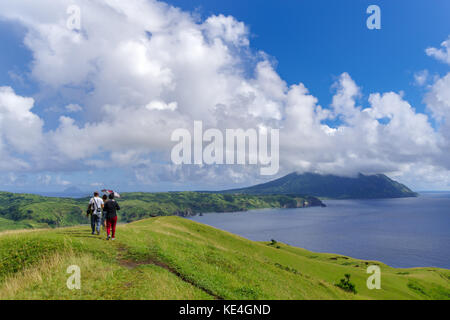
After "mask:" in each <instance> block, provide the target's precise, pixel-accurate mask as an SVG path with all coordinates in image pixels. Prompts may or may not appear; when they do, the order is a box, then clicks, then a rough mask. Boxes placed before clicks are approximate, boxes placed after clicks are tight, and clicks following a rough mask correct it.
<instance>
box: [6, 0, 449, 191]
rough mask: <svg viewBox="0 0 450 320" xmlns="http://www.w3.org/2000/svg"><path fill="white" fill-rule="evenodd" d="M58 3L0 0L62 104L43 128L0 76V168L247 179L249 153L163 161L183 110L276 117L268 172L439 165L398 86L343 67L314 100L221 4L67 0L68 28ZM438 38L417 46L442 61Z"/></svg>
mask: <svg viewBox="0 0 450 320" xmlns="http://www.w3.org/2000/svg"><path fill="white" fill-rule="evenodd" d="M72 4H73V3H72V1H69V0H61V1H58V2H55V1H51V0H42V1H39V3H38V2H36V1H25V0H16V1H14V2H3V3H1V4H0V16H1V17H3V18H6V19H10V20H14V21H17V22H18V23H20V24H22V25H23V26H25V27H26V28H27V33H26V36H25V39H24V43H25V45H26V46H27V47H28V48H29V49H30V51H31V52H32V54H33V61H32V64H31V76H32V77H33V78H34V79H35V80H36V81H38V82H39V84H40V85H41V86H42V87H43V88H45V89H46V90H50V91H51V90H53V91H56V92H59V93H60V94H61V95H62V98H66V99H67V102H66V104H65V105H66V106H65V108H63V110H64V109H65V111H67V112H68V113H70V115H69V116H68V115H67V114H66V115H64V116H61V117H60V118H59V124H58V125H57V126H56V127H54V128H51V129H50V130H44V129H43V120H42V119H41V118H40V117H38V116H37V115H36V114H34V113H33V112H32V107H33V99H31V98H27V97H21V96H19V95H17V94H15V93H14V91H13V89H12V88H10V87H3V88H0V123H1V124H2V125H1V126H0V152H1V153H2V158H1V160H0V170H22V171H26V170H86V171H87V170H95V169H96V168H105V167H107V168H116V167H117V168H128V169H130V171H131V172H132V173H133V175H135V181H136V183H139V184H146V183H154V182H156V181H161V180H163V181H173V182H175V181H177V182H179V183H181V182H183V181H192V179H197V180H200V181H217V180H219V179H221V180H223V178H224V177H226V179H228V180H229V181H233V182H235V183H244V182H246V183H249V182H250V181H255V180H257V179H258V176H257V172H258V170H257V169H255V168H254V167H249V166H244V167H240V166H204V167H198V166H191V167H190V166H174V165H173V164H171V163H170V156H169V155H170V149H171V147H172V146H173V142H171V140H170V136H171V133H172V132H173V130H175V129H177V128H187V129H192V126H193V122H194V120H202V121H203V124H204V127H205V128H208V127H209V128H218V129H220V130H225V129H226V128H243V129H247V128H265V127H273V128H280V161H281V165H282V172H288V171H291V170H297V171H315V172H321V173H337V174H347V175H351V174H356V173H357V172H366V173H378V172H385V173H393V174H396V175H397V176H399V177H403V179H407V177H408V176H409V175H411V174H414V173H413V171H414V170H411V168H412V167H417V166H421V165H422V166H423V167H427V168H428V169H427V171H423V174H428V173H430V172H437V170H438V168H446V165H445V164H446V161H447V160H446V159H447V158H448V156H446V154H448V151H447V150H448V149H444V146H445V142H446V141H450V137H448V136H447V135H446V134H445V133H444V132H442V131H437V130H435V129H433V127H432V125H431V124H430V119H429V118H428V117H427V115H425V114H422V113H418V112H416V110H415V109H414V107H413V106H411V105H410V104H409V103H408V102H407V101H406V100H405V99H404V97H403V95H402V94H401V93H396V92H380V93H377V92H375V93H368V94H369V96H368V97H369V98H368V99H364V94H363V92H362V90H361V88H360V87H359V86H358V84H356V83H355V81H354V80H353V79H352V78H351V76H350V75H349V74H348V73H345V72H344V73H342V74H341V75H340V76H339V78H338V79H337V81H336V83H335V84H334V85H333V86H332V88H333V90H334V95H333V99H332V103H331V105H330V106H325V107H322V106H321V105H320V104H319V101H318V99H317V98H316V97H314V96H313V95H311V94H310V93H309V91H308V89H307V86H306V84H304V83H299V84H295V85H292V86H288V85H287V84H286V82H285V81H284V80H283V79H282V78H281V77H280V76H279V74H278V73H277V72H276V70H275V68H274V65H273V64H272V63H271V62H270V60H269V59H268V58H267V56H266V55H265V54H261V53H252V52H253V51H252V50H251V48H250V41H249V30H248V28H247V27H246V25H245V24H244V23H243V22H240V21H237V20H236V19H235V18H233V17H231V16H224V15H212V16H210V17H208V18H207V19H206V20H205V21H198V20H197V19H196V18H194V17H193V16H192V15H191V14H190V13H188V12H184V11H182V10H180V9H177V8H174V7H172V6H169V5H167V4H165V3H162V2H157V1H144V0H136V1H105V0H89V1H88V0H80V1H77V5H79V7H80V10H81V11H80V12H81V30H70V29H68V28H67V26H66V20H67V18H68V17H67V13H66V9H67V7H68V6H69V5H72ZM448 43H449V41H448V40H447V41H445V42H444V43H443V45H442V47H443V49H434V48H429V49H427V54H428V55H430V56H433V57H436V58H438V59H440V60H442V61H447V60H446V59H448ZM445 50H446V51H445ZM446 55H447V56H446ZM249 70H250V71H249ZM421 76H423V75H421ZM418 81H420V82H422V78H420V79H419V80H418ZM448 82H449V80H448V78H447V77H444V78H442V79H439V80H438V81H436V83H435V84H434V85H433V87H432V88H431V89H430V92H429V93H428V95H427V97H426V99H427V100H426V101H427V105H428V106H429V109H430V110H431V111H432V115H433V117H435V118H436V119H438V118H442V119H444V120H443V121H445V119H450V115H449V113H448V109H449V105H448V101H450V99H449V98H448V93H449V90H448V88H449V83H448ZM68 87H70V88H71V89H76V92H77V94H78V96H76V97H75V98H76V100H73V99H72V98H73V96H67V97H64V94H65V89H66V88H68ZM71 94H72V95H73V92H72V93H71ZM366 94H367V93H366ZM71 101H77V102H78V101H79V102H80V104H81V105H82V106H83V107H81V106H80V105H78V104H68V103H70V102H71ZM78 114H79V115H80V118H83V117H82V116H83V115H84V116H85V117H84V119H86V120H80V119H79V118H76V116H77V115H78ZM18 155H22V156H18ZM433 170H434V171H433ZM439 170H441V171H440V172H445V174H447V173H446V171H445V170H447V169H439ZM442 170H444V171H442ZM427 172H428V173H427ZM62 181H64V180H61V179H59V180H58V179H57V178H56V179H55V183H60V184H61V183H62Z"/></svg>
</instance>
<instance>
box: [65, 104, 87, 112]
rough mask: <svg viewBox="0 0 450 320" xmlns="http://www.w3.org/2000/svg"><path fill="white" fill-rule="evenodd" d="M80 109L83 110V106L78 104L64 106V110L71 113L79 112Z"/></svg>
mask: <svg viewBox="0 0 450 320" xmlns="http://www.w3.org/2000/svg"><path fill="white" fill-rule="evenodd" d="M82 110H83V108H82V107H81V106H80V105H78V104H72V103H71V104H68V105H67V106H66V111H68V112H71V113H74V112H80V111H82Z"/></svg>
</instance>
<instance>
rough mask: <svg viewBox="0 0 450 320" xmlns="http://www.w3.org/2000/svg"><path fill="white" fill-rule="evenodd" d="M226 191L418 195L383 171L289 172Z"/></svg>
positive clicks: (342, 195) (334, 195)
mask: <svg viewBox="0 0 450 320" xmlns="http://www.w3.org/2000/svg"><path fill="white" fill-rule="evenodd" d="M223 193H243V194H295V195H309V196H315V197H322V198H332V199H377V198H403V197H416V196H417V193H415V192H413V191H411V189H409V188H408V187H407V186H405V185H403V184H401V183H398V182H397V181H394V180H392V179H390V178H389V177H387V176H386V175H384V174H376V175H363V174H359V175H358V176H357V177H355V178H351V177H340V176H335V175H320V174H315V173H303V174H298V173H296V172H294V173H291V174H288V175H287V176H284V177H282V178H279V179H277V180H273V181H270V182H266V183H263V184H258V185H255V186H252V187H248V188H241V189H234V190H226V191H223Z"/></svg>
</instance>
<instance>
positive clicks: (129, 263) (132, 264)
mask: <svg viewBox="0 0 450 320" xmlns="http://www.w3.org/2000/svg"><path fill="white" fill-rule="evenodd" d="M117 250H118V251H119V257H118V259H117V260H118V262H119V264H120V265H121V266H123V267H125V268H128V269H134V268H137V267H139V266H142V265H155V266H158V267H161V268H164V269H166V270H167V271H169V272H170V273H172V274H174V275H175V276H177V277H178V278H179V279H181V280H182V281H184V282H186V283H188V284H190V285H192V286H194V287H196V288H198V289H200V290H202V291H203V292H205V293H207V294H208V295H210V296H212V297H214V299H216V300H224V298H223V297H221V296H218V295H217V294H215V293H214V292H212V291H211V290H209V289H208V288H205V287H202V286H201V285H199V284H198V283H195V282H194V281H192V280H190V279H188V278H186V276H184V275H183V274H181V273H180V272H178V271H177V270H176V269H174V268H173V267H171V266H169V265H168V264H166V263H164V262H162V261H159V260H157V259H155V258H148V259H146V260H142V261H135V260H130V259H125V258H124V257H123V256H124V253H126V252H128V249H127V248H126V247H125V246H124V245H122V244H118V245H117Z"/></svg>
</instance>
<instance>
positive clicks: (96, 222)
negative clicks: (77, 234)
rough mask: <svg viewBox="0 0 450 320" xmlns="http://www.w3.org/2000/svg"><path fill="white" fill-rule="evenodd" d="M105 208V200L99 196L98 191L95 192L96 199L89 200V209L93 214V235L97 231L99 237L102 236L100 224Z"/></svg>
mask: <svg viewBox="0 0 450 320" xmlns="http://www.w3.org/2000/svg"><path fill="white" fill-rule="evenodd" d="M103 206H104V203H103V200H102V199H101V198H100V197H99V196H98V192H97V191H96V192H94V197H92V198H91V200H89V207H88V212H90V214H91V229H92V234H95V231H97V234H98V235H99V234H100V224H101V221H102V209H103ZM89 209H90V210H89ZM88 215H89V213H88Z"/></svg>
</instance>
